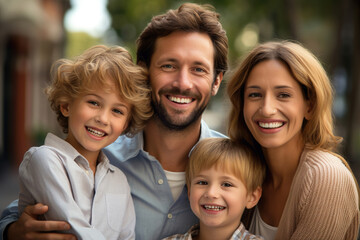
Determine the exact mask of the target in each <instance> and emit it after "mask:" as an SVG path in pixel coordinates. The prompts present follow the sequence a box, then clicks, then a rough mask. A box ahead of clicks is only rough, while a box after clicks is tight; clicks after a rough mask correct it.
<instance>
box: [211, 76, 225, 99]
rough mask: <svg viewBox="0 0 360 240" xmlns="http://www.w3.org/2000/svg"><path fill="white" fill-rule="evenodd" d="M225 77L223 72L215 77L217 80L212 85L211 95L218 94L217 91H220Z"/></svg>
mask: <svg viewBox="0 0 360 240" xmlns="http://www.w3.org/2000/svg"><path fill="white" fill-rule="evenodd" d="M223 77H224V73H223V72H220V73H219V74H218V75H217V76H216V78H215V81H214V83H213V85H212V89H211V95H212V96H215V95H216V94H217V92H218V91H219V88H220V84H221V82H222V80H223Z"/></svg>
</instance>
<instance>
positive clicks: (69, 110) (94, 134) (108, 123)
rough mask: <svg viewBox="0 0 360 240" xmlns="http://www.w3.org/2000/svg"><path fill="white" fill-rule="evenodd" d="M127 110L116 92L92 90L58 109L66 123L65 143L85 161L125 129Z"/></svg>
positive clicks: (128, 106)
mask: <svg viewBox="0 0 360 240" xmlns="http://www.w3.org/2000/svg"><path fill="white" fill-rule="evenodd" d="M112 89H115V86H113V88H112ZM130 107H131V106H130V105H129V104H128V103H127V102H124V101H123V100H122V99H121V98H120V96H119V94H118V93H117V92H115V91H113V90H110V91H106V92H105V91H104V89H101V88H94V90H93V91H91V92H89V93H86V94H84V95H81V96H79V97H78V98H76V99H75V100H74V101H72V102H71V103H69V104H64V105H62V106H61V110H62V113H63V115H64V116H66V117H68V121H69V124H68V128H69V133H68V136H67V138H66V140H67V141H68V142H69V143H70V144H71V145H72V146H74V147H75V149H76V150H78V151H79V153H81V154H82V155H83V156H84V157H86V158H87V156H90V155H88V154H92V153H99V151H100V150H101V149H102V148H104V147H105V146H107V145H109V144H111V143H112V142H114V141H115V140H116V139H117V138H118V137H119V135H121V134H122V132H123V131H124V130H125V129H126V128H127V124H128V119H129V114H130V110H131V109H130Z"/></svg>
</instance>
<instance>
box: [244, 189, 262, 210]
mask: <svg viewBox="0 0 360 240" xmlns="http://www.w3.org/2000/svg"><path fill="white" fill-rule="evenodd" d="M261 193H262V188H261V187H257V188H256V189H255V191H253V192H252V193H249V195H248V196H247V204H246V206H245V207H246V208H247V209H250V208H253V207H254V206H255V205H256V204H257V203H258V202H259V200H260V197H261Z"/></svg>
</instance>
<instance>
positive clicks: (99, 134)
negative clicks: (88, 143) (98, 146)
mask: <svg viewBox="0 0 360 240" xmlns="http://www.w3.org/2000/svg"><path fill="white" fill-rule="evenodd" d="M86 129H87V130H88V131H89V132H90V133H91V134H92V135H94V136H97V137H103V136H104V135H105V133H104V132H100V131H97V130H95V129H93V128H89V127H87V128H86Z"/></svg>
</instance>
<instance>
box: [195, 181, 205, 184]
mask: <svg viewBox="0 0 360 240" xmlns="http://www.w3.org/2000/svg"><path fill="white" fill-rule="evenodd" d="M196 184H198V185H207V182H206V181H197V182H196Z"/></svg>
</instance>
